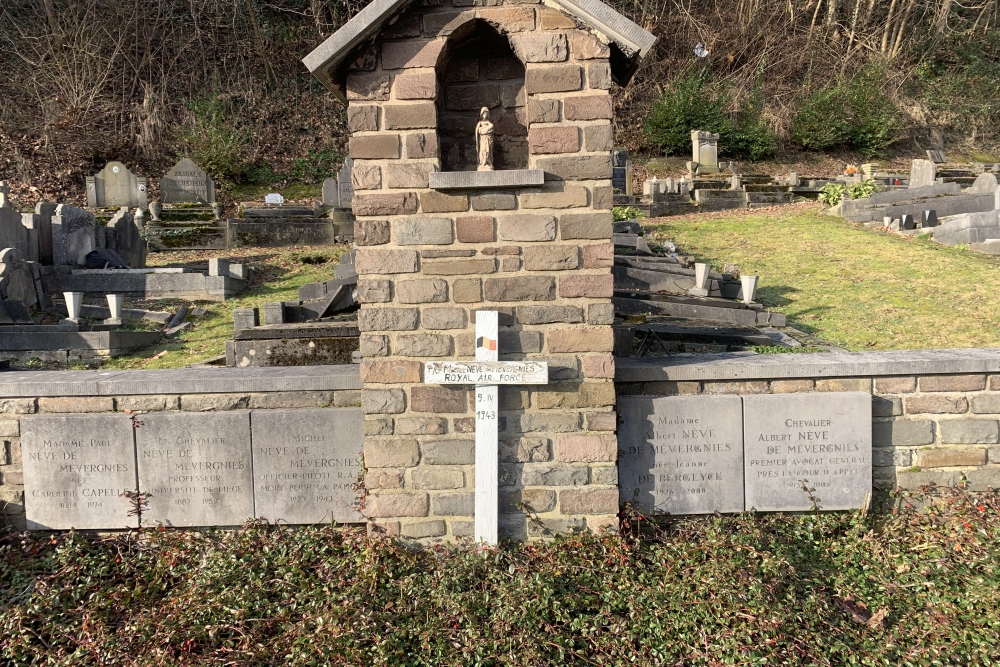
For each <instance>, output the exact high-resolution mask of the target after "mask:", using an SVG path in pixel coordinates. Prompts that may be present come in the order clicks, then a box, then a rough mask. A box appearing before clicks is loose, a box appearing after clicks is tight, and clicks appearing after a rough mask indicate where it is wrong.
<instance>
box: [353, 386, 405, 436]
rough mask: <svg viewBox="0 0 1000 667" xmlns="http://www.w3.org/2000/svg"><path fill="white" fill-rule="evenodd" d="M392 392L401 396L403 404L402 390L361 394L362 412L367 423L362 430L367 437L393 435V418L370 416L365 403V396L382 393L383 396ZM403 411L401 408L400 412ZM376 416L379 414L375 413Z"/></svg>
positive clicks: (379, 390) (381, 390)
mask: <svg viewBox="0 0 1000 667" xmlns="http://www.w3.org/2000/svg"><path fill="white" fill-rule="evenodd" d="M390 392H396V393H397V394H399V396H400V401H401V402H402V401H403V397H402V394H403V392H402V390H401V389H373V390H365V391H362V392H361V396H362V398H361V411H362V412H364V413H365V422H364V424H362V425H361V428H362V430H363V431H364V433H365V435H366V436H369V435H392V431H393V421H392V417H378V416H371V415H369V414H368V410H367V407H366V401H365V394H368V393H375V394H379V393H382V394H386V393H390ZM402 410H403V408H402V407H400V411H402ZM375 414H377V413H375ZM391 414H396V413H391Z"/></svg>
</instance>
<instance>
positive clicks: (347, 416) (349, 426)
mask: <svg viewBox="0 0 1000 667" xmlns="http://www.w3.org/2000/svg"><path fill="white" fill-rule="evenodd" d="M250 421H251V424H252V430H253V474H254V516H256V517H263V518H265V519H267V520H268V521H270V522H272V523H273V522H278V521H280V522H282V523H291V524H306V523H321V522H323V523H327V522H330V521H336V522H337V523H360V522H363V521H364V516H363V515H362V514H361V512H359V511H358V507H359V499H358V491H357V489H356V484H357V481H358V474H359V473H360V472H361V461H360V459H361V449H362V445H363V442H364V434H363V432H362V423H363V422H364V415H363V414H362V412H361V410H360V409H359V408H322V409H316V410H256V411H254V412H252V413H251V416H250Z"/></svg>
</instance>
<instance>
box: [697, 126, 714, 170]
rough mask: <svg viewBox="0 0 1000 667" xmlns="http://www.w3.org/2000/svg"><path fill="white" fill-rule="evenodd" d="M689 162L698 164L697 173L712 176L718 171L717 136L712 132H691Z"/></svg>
mask: <svg viewBox="0 0 1000 667" xmlns="http://www.w3.org/2000/svg"><path fill="white" fill-rule="evenodd" d="M691 155H692V157H691V160H692V161H694V162H697V163H698V167H697V171H698V172H699V173H702V174H714V173H717V172H718V171H719V135H718V134H715V133H713V132H702V131H700V130H692V131H691Z"/></svg>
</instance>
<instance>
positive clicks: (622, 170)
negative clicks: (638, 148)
mask: <svg viewBox="0 0 1000 667" xmlns="http://www.w3.org/2000/svg"><path fill="white" fill-rule="evenodd" d="M628 158H629V155H628V151H627V150H625V149H624V148H612V149H611V187H613V188H614V189H615V191H616V192H619V193H621V194H629V193H628V192H626V191H627V190H628V181H629V173H628Z"/></svg>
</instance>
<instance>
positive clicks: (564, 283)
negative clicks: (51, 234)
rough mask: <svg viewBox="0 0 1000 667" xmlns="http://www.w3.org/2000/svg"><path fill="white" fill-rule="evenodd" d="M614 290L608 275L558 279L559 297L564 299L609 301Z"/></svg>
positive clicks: (561, 277) (612, 282)
mask: <svg viewBox="0 0 1000 667" xmlns="http://www.w3.org/2000/svg"><path fill="white" fill-rule="evenodd" d="M614 288H615V283H614V277H613V276H612V275H611V274H610V273H606V274H603V275H587V274H583V275H575V276H560V277H559V296H561V297H562V298H564V299H574V298H578V297H588V298H592V299H601V298H605V299H610V298H611V294H612V293H613V292H614Z"/></svg>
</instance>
